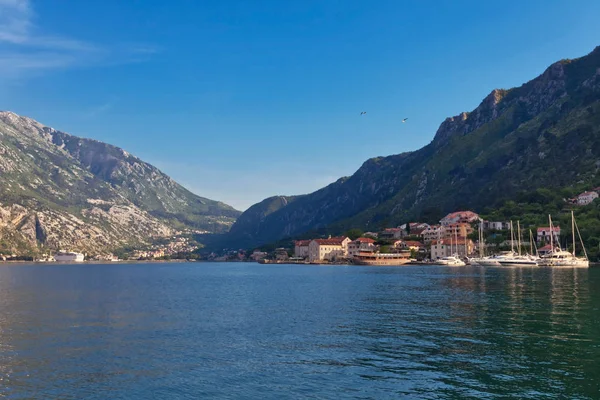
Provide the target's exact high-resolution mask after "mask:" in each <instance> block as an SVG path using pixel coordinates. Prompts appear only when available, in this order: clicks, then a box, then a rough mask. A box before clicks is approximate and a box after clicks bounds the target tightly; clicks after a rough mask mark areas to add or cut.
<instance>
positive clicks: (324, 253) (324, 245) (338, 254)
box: [308, 236, 350, 262]
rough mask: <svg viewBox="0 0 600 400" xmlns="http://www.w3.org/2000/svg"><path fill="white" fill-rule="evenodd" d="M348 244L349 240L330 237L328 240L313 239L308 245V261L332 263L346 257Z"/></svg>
mask: <svg viewBox="0 0 600 400" xmlns="http://www.w3.org/2000/svg"><path fill="white" fill-rule="evenodd" d="M348 243H350V239H349V238H347V237H345V236H342V237H333V238H332V237H330V238H329V239H314V240H311V242H310V243H309V245H308V261H310V262H318V261H334V260H337V259H341V258H346V257H348Z"/></svg>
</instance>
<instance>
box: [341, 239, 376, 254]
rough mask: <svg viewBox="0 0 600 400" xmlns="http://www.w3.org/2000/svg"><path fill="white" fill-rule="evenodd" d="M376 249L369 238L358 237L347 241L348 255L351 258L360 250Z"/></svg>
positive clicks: (370, 250) (369, 250)
mask: <svg viewBox="0 0 600 400" xmlns="http://www.w3.org/2000/svg"><path fill="white" fill-rule="evenodd" d="M376 249H377V246H376V245H375V241H374V240H373V239H371V238H365V237H360V238H358V239H356V240H353V241H351V242H349V243H348V257H350V258H352V257H354V256H356V255H358V253H360V252H373V251H375V250H376Z"/></svg>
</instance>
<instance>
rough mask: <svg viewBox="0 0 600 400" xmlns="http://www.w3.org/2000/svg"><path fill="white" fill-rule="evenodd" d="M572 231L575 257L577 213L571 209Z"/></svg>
mask: <svg viewBox="0 0 600 400" xmlns="http://www.w3.org/2000/svg"><path fill="white" fill-rule="evenodd" d="M571 231H573V257H575V214H573V210H571Z"/></svg>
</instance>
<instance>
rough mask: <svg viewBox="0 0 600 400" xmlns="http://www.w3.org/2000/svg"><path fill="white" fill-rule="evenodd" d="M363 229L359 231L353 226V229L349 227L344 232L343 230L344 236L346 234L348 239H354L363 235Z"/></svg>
mask: <svg viewBox="0 0 600 400" xmlns="http://www.w3.org/2000/svg"><path fill="white" fill-rule="evenodd" d="M363 233H364V232H363V231H361V230H360V229H358V228H354V229H349V230H347V231H346V232H344V236H348V237H349V238H350V240H356V239H358V238H359V237H361V236H362V235H363Z"/></svg>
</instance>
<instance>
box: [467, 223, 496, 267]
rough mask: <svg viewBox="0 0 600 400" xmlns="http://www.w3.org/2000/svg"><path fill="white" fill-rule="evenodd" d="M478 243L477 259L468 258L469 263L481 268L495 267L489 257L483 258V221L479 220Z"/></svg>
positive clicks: (494, 262)
mask: <svg viewBox="0 0 600 400" xmlns="http://www.w3.org/2000/svg"><path fill="white" fill-rule="evenodd" d="M478 242H479V257H472V258H469V263H470V264H471V265H481V266H496V265H498V263H496V261H495V260H492V259H491V257H484V255H483V220H482V219H481V218H479V232H478Z"/></svg>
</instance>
